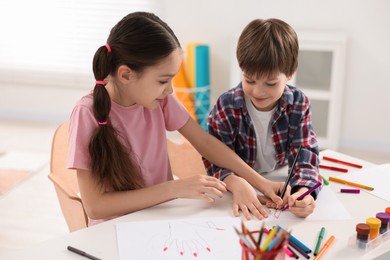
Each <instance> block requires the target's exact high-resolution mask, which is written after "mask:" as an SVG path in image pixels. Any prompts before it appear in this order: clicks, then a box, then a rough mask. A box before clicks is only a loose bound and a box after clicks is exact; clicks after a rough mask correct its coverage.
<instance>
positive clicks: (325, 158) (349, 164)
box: [322, 156, 363, 168]
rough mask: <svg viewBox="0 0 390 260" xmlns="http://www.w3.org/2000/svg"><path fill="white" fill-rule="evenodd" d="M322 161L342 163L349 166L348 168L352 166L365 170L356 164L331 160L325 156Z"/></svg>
mask: <svg viewBox="0 0 390 260" xmlns="http://www.w3.org/2000/svg"><path fill="white" fill-rule="evenodd" d="M322 159H324V160H328V161H331V162H337V163H342V164H345V165H348V166H352V167H356V168H363V166H362V165H359V164H355V163H350V162H346V161H342V160H339V159H335V158H331V157H328V156H324V157H322Z"/></svg>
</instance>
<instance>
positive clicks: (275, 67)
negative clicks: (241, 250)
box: [203, 19, 322, 219]
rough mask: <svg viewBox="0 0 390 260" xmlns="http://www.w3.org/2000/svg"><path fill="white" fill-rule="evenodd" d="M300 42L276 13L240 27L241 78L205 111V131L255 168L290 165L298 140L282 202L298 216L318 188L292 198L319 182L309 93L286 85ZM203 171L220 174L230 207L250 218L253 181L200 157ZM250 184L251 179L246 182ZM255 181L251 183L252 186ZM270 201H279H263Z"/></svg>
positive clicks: (269, 203)
mask: <svg viewBox="0 0 390 260" xmlns="http://www.w3.org/2000/svg"><path fill="white" fill-rule="evenodd" d="M298 50H299V44H298V39H297V35H296V33H295V31H294V30H293V28H291V26H289V25H288V24H287V23H285V22H283V21H281V20H278V19H267V20H263V19H256V20H253V21H252V22H250V23H249V24H248V25H247V26H246V27H245V28H244V30H243V32H242V33H241V35H240V38H239V40H238V45H237V52H236V55H237V60H238V64H239V66H240V68H241V70H242V82H241V83H240V84H239V85H238V86H237V87H235V88H233V89H230V90H228V91H227V92H225V93H223V94H222V95H221V96H220V97H219V98H218V100H217V103H216V104H215V106H214V108H213V109H212V110H211V112H210V114H209V117H208V131H209V132H210V134H212V135H214V136H215V137H216V138H218V139H219V140H221V141H222V142H224V143H225V144H226V145H227V146H229V147H230V148H231V149H232V150H234V151H235V152H236V153H237V154H238V155H239V156H240V157H241V158H242V159H243V160H244V161H245V162H246V163H247V164H248V165H249V166H251V167H252V168H254V169H255V170H256V171H257V172H258V173H260V174H259V178H260V177H261V174H262V173H268V172H271V171H273V170H275V169H277V168H279V167H280V166H283V165H285V164H287V162H288V164H289V167H291V166H292V163H293V161H294V157H295V156H296V154H297V151H298V148H299V146H300V145H302V151H301V154H300V156H299V158H298V160H297V164H296V166H295V169H294V172H295V174H294V175H293V177H292V178H291V181H290V183H289V184H290V186H291V190H290V189H288V190H287V193H286V196H285V197H284V198H283V199H284V202H285V203H286V202H287V203H288V205H289V210H290V211H291V212H292V213H293V214H295V215H296V216H299V217H307V216H308V215H310V214H311V213H312V212H313V210H314V208H315V199H316V197H317V194H318V192H319V190H320V188H318V189H316V190H315V191H314V192H312V193H311V196H305V197H304V199H302V200H296V198H297V197H298V196H299V195H300V194H303V193H304V192H305V191H307V190H308V189H310V188H311V187H313V186H314V185H315V184H316V183H317V182H322V180H321V177H320V175H319V173H318V164H319V157H318V153H319V150H318V144H317V140H316V135H315V133H314V130H313V127H312V122H311V112H310V104H309V100H308V98H307V97H306V96H305V95H304V93H302V92H301V91H300V90H298V89H297V88H295V87H293V86H290V85H287V82H288V81H289V80H290V79H291V78H292V76H293V75H294V73H295V71H296V69H297V67H298ZM203 160H204V163H205V166H206V169H207V173H208V174H209V175H211V176H215V177H217V178H220V179H221V180H223V181H224V182H225V183H226V184H227V188H228V190H230V191H231V192H232V194H233V212H234V214H235V215H236V216H237V215H238V214H239V213H238V211H239V210H241V211H242V212H243V213H244V215H245V216H246V217H247V218H248V219H249V218H250V217H249V216H248V213H247V212H248V211H250V212H252V213H253V211H256V210H257V209H254V208H253V205H252V203H251V202H250V201H253V199H254V197H253V196H256V193H255V192H254V188H256V189H258V190H259V191H262V190H263V189H264V187H257V186H258V185H256V183H258V182H254V181H253V178H251V180H248V179H243V178H242V177H240V176H237V175H236V174H234V173H233V172H231V171H229V170H227V169H224V168H220V167H218V166H216V165H213V164H211V163H210V162H209V161H207V160H206V159H203ZM249 184H250V185H249ZM253 187H254V188H253ZM267 206H268V207H278V208H280V205H276V204H275V203H273V202H272V201H270V200H268V201H267Z"/></svg>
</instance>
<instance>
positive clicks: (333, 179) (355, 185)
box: [329, 176, 374, 190]
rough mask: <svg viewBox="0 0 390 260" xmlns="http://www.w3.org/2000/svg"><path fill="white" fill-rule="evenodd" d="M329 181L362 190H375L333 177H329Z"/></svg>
mask: <svg viewBox="0 0 390 260" xmlns="http://www.w3.org/2000/svg"><path fill="white" fill-rule="evenodd" d="M329 180H330V181H334V182H338V183H342V184H346V185H350V186H354V187H358V188H362V189H366V190H374V188H373V187H370V186H366V185H363V184H359V183H355V182H350V181H346V180H342V179H338V178H336V177H332V176H329Z"/></svg>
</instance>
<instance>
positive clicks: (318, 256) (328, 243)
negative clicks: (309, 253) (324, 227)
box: [314, 235, 334, 260]
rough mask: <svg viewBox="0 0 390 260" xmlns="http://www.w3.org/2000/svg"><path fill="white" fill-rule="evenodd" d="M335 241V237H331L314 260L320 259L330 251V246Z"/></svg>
mask: <svg viewBox="0 0 390 260" xmlns="http://www.w3.org/2000/svg"><path fill="white" fill-rule="evenodd" d="M333 240H334V236H333V235H332V236H330V238H329V239H328V241H326V243H325V244H324V246H323V247H322V248H321V249H320V251H319V252H318V254H317V255H316V256H315V257H314V260H317V259H320V257H321V256H322V254H323V253H324V252H325V251H326V250H327V249H328V247H329V246H330V244H332V242H333Z"/></svg>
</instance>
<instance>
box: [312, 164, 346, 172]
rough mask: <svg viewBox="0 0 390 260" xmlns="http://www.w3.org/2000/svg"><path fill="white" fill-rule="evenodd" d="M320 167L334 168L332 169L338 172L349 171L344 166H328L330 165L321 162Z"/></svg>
mask: <svg viewBox="0 0 390 260" xmlns="http://www.w3.org/2000/svg"><path fill="white" fill-rule="evenodd" d="M318 166H319V167H320V168H323V169H328V170H332V171H338V172H348V169H344V168H339V167H334V166H328V165H323V164H320V165H318Z"/></svg>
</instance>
